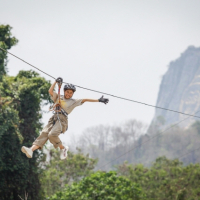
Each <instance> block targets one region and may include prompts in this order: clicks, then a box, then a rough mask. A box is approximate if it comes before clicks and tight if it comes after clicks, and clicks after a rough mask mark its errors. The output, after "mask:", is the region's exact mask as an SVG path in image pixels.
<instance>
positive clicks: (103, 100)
mask: <svg viewBox="0 0 200 200" xmlns="http://www.w3.org/2000/svg"><path fill="white" fill-rule="evenodd" d="M98 100H99V102H101V103H105V104H107V103H108V102H109V99H105V98H103V96H102V97H101V98H100V99H98Z"/></svg>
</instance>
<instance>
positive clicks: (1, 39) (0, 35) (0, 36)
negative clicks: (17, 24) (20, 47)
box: [0, 25, 18, 81]
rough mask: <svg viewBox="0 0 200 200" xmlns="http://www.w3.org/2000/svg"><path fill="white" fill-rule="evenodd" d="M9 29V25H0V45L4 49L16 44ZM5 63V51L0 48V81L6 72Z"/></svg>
mask: <svg viewBox="0 0 200 200" xmlns="http://www.w3.org/2000/svg"><path fill="white" fill-rule="evenodd" d="M11 29H12V27H10V26H9V25H0V47H2V48H4V49H6V50H7V49H10V48H11V47H12V46H14V45H16V44H17V42H18V40H17V39H16V38H15V37H12V34H11ZM6 65H7V53H6V52H5V51H2V50H1V49H0V81H2V77H3V75H5V74H6V71H7V70H6Z"/></svg>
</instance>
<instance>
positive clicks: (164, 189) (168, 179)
mask: <svg viewBox="0 0 200 200" xmlns="http://www.w3.org/2000/svg"><path fill="white" fill-rule="evenodd" d="M117 173H118V175H120V176H124V177H126V178H129V180H130V181H132V182H135V183H137V184H139V185H140V186H141V188H142V189H143V191H144V193H145V195H146V197H147V199H152V200H153V199H162V200H171V199H175V200H186V199H187V200H193V199H200V189H199V184H200V165H199V164H195V165H193V164H190V165H188V166H184V165H183V163H182V162H180V161H179V160H178V159H174V160H170V159H167V158H166V157H159V158H157V159H156V160H155V162H154V163H153V165H152V166H151V167H150V168H146V167H144V166H143V165H142V164H137V165H131V164H128V163H127V162H125V163H123V164H122V165H119V166H118V167H117Z"/></svg>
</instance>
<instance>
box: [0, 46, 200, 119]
mask: <svg viewBox="0 0 200 200" xmlns="http://www.w3.org/2000/svg"><path fill="white" fill-rule="evenodd" d="M0 49H1V50H3V51H5V52H7V53H9V54H10V55H12V56H14V57H15V58H17V59H19V60H21V61H22V62H24V63H26V64H28V65H30V66H31V67H33V68H35V69H37V70H38V71H40V72H42V73H44V74H46V75H47V76H49V77H51V78H53V79H56V78H55V77H53V76H51V75H50V74H48V73H46V72H44V71H42V70H41V69H39V68H37V67H35V66H34V65H32V64H30V63H28V62H26V61H25V60H23V59H21V58H19V57H18V56H16V55H14V54H12V53H10V52H9V51H7V50H5V49H3V48H1V47H0ZM63 83H66V82H63ZM75 86H76V87H78V88H81V89H85V90H89V91H92V92H96V93H100V94H104V95H108V96H111V97H114V98H118V99H122V100H125V101H130V102H133V103H138V104H142V105H145V106H149V107H154V108H158V109H162V110H166V111H170V112H174V113H179V114H182V115H187V116H190V117H196V118H200V116H196V115H191V114H188V113H183V112H180V111H177V110H171V109H168V108H163V107H160V106H155V105H151V104H147V103H144V102H140V101H135V100H132V99H127V98H124V97H120V96H116V95H112V94H109V93H105V92H101V91H98V90H93V89H89V88H85V87H82V86H78V85H75Z"/></svg>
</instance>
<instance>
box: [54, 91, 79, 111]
mask: <svg viewBox="0 0 200 200" xmlns="http://www.w3.org/2000/svg"><path fill="white" fill-rule="evenodd" d="M51 99H52V100H53V101H54V103H58V94H57V93H56V92H53V97H52V96H51ZM82 100H83V99H72V98H71V99H65V97H64V96H63V95H60V103H61V107H62V108H63V109H64V110H65V112H67V114H70V113H71V112H72V110H73V109H74V108H75V107H76V106H80V105H82V104H83V103H82Z"/></svg>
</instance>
